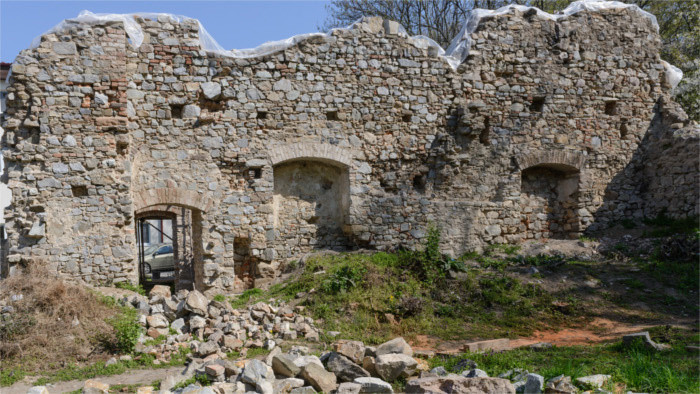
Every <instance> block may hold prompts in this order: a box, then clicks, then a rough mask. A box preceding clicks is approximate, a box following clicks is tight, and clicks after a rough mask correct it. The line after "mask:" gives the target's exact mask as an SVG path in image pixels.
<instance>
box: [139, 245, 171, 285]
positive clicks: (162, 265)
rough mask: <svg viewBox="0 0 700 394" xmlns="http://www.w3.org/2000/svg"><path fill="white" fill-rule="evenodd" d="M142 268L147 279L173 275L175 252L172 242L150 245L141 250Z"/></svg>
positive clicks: (166, 277) (165, 277)
mask: <svg viewBox="0 0 700 394" xmlns="http://www.w3.org/2000/svg"><path fill="white" fill-rule="evenodd" d="M143 263H144V265H143V270H144V274H145V275H146V278H148V279H168V278H174V277H175V254H174V252H173V244H171V243H163V244H155V245H150V246H148V247H147V248H146V249H144V252H143Z"/></svg>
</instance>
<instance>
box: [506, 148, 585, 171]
mask: <svg viewBox="0 0 700 394" xmlns="http://www.w3.org/2000/svg"><path fill="white" fill-rule="evenodd" d="M517 161H518V166H519V167H520V170H521V171H522V170H526V169H528V168H530V167H536V166H546V167H549V168H553V169H558V170H560V171H568V172H572V171H581V170H582V169H583V168H584V166H585V164H586V157H585V156H584V155H582V154H580V153H577V152H571V151H564V150H556V151H555V150H546V151H535V152H530V153H526V154H524V155H521V156H520V157H518V160H517Z"/></svg>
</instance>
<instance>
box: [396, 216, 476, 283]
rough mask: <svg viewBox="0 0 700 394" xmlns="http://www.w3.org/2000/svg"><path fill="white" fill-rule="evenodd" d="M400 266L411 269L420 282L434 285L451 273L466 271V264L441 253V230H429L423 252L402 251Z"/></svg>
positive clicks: (433, 228)
mask: <svg viewBox="0 0 700 394" xmlns="http://www.w3.org/2000/svg"><path fill="white" fill-rule="evenodd" d="M399 265H400V266H402V267H404V268H406V269H409V270H411V271H412V272H413V274H414V275H416V276H417V277H418V278H419V279H420V280H422V281H423V282H425V283H427V284H434V283H436V282H437V281H438V280H440V279H442V278H444V277H445V274H446V273H447V272H448V271H450V270H453V271H466V267H465V266H464V263H463V262H461V261H459V260H454V259H450V258H449V257H447V256H445V255H443V254H442V253H440V229H438V228H437V227H434V226H431V227H430V228H428V236H427V237H426V243H425V247H424V248H423V250H421V251H402V252H400V253H399Z"/></svg>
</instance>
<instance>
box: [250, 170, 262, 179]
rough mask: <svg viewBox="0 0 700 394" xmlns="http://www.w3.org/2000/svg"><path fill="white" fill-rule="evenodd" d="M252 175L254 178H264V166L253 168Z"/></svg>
mask: <svg viewBox="0 0 700 394" xmlns="http://www.w3.org/2000/svg"><path fill="white" fill-rule="evenodd" d="M251 175H252V176H253V178H254V179H260V178H262V168H253V170H251Z"/></svg>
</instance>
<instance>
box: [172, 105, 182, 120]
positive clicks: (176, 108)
mask: <svg viewBox="0 0 700 394" xmlns="http://www.w3.org/2000/svg"><path fill="white" fill-rule="evenodd" d="M182 107H184V105H182V104H170V117H171V118H173V119H182Z"/></svg>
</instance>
